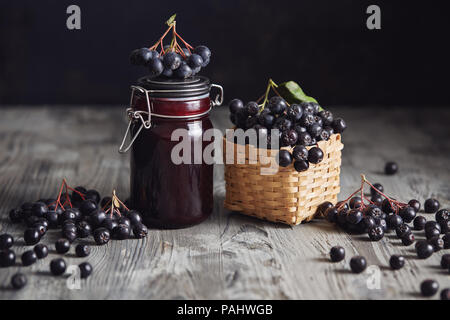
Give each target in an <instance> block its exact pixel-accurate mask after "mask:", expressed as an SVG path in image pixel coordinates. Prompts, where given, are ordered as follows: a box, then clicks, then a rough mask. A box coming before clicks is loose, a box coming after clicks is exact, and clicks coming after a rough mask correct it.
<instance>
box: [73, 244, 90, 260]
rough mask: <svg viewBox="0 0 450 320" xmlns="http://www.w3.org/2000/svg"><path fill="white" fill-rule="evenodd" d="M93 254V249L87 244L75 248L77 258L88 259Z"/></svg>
mask: <svg viewBox="0 0 450 320" xmlns="http://www.w3.org/2000/svg"><path fill="white" fill-rule="evenodd" d="M90 253H91V247H89V246H88V245H87V244H79V245H77V246H76V247H75V254H76V255H77V257H87V256H88V255H89V254H90Z"/></svg>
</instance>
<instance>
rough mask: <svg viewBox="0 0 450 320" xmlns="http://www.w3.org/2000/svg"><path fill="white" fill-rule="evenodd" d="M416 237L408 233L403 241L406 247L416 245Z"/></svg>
mask: <svg viewBox="0 0 450 320" xmlns="http://www.w3.org/2000/svg"><path fill="white" fill-rule="evenodd" d="M415 239H416V238H415V237H414V235H413V234H412V233H408V234H406V235H404V236H403V237H402V238H401V240H402V243H403V245H404V246H410V245H412V244H413V243H414V241H415Z"/></svg>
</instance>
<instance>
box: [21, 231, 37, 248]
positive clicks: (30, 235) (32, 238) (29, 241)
mask: <svg viewBox="0 0 450 320" xmlns="http://www.w3.org/2000/svg"><path fill="white" fill-rule="evenodd" d="M23 238H24V240H25V244H26V245H27V246H31V245H34V244H36V243H38V242H39V240H40V239H41V235H40V233H39V231H38V230H37V229H36V228H28V229H26V230H25V233H24V235H23Z"/></svg>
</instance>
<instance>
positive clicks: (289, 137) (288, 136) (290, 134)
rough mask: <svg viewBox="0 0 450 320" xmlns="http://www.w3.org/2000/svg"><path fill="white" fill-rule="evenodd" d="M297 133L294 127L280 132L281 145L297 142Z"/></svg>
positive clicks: (290, 144)
mask: <svg viewBox="0 0 450 320" xmlns="http://www.w3.org/2000/svg"><path fill="white" fill-rule="evenodd" d="M297 139H298V134H297V131H295V130H294V129H290V130H286V131H283V132H282V133H281V144H282V145H283V146H292V145H294V144H295V143H296V142H297Z"/></svg>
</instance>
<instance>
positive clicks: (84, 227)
mask: <svg viewBox="0 0 450 320" xmlns="http://www.w3.org/2000/svg"><path fill="white" fill-rule="evenodd" d="M91 232H92V227H91V225H90V224H89V223H88V222H86V221H80V222H78V223H77V236H78V237H79V238H86V237H89V236H90V235H91Z"/></svg>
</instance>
